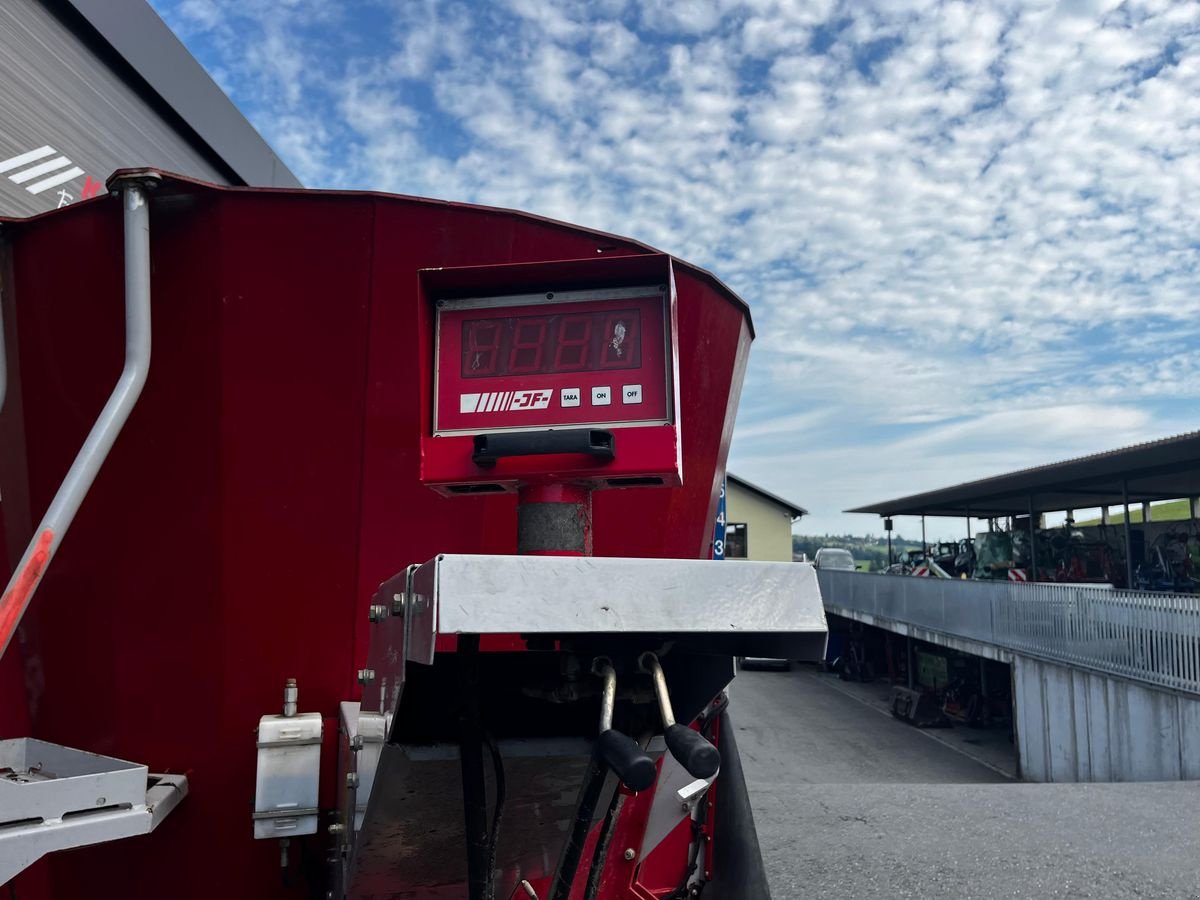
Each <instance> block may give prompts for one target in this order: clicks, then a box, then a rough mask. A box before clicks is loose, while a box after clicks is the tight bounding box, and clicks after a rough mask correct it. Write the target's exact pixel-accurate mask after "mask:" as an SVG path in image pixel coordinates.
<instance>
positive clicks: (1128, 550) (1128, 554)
mask: <svg viewBox="0 0 1200 900" xmlns="http://www.w3.org/2000/svg"><path fill="white" fill-rule="evenodd" d="M1121 500H1122V502H1123V503H1124V505H1125V587H1126V589H1129V590H1132V589H1133V541H1132V534H1131V532H1130V529H1129V482H1128V481H1122V482H1121Z"/></svg>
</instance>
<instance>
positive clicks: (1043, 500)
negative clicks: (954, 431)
mask: <svg viewBox="0 0 1200 900" xmlns="http://www.w3.org/2000/svg"><path fill="white" fill-rule="evenodd" d="M1126 490H1128V500H1129V502H1130V503H1146V502H1149V501H1152V500H1175V499H1178V498H1180V497H1196V496H1200V431H1191V432H1188V433H1186V434H1180V435H1176V436H1174V437H1168V438H1162V439H1161V440H1157V441H1149V442H1147V443H1145V444H1135V445H1133V446H1132V447H1123V448H1121V449H1119V450H1109V451H1106V452H1104V453H1096V454H1093V455H1091V456H1081V457H1079V458H1078V459H1069V460H1066V461H1064V462H1056V463H1050V464H1049V465H1045V466H1036V467H1034V468H1032V469H1020V470H1018V471H1016V472H1009V473H1007V474H1005V475H996V476H994V477H992V478H984V479H981V480H979V481H969V482H967V483H965V484H959V485H955V486H953V487H947V488H942V489H940V490H936V491H926V492H925V493H923V494H913V495H912V496H909V497H901V498H899V499H896V500H886V501H883V502H881V503H872V504H869V505H867V506H860V507H858V508H857V509H849V510H846V512H857V513H878V514H879V515H881V516H905V515H912V516H919V515H925V516H968V515H969V516H976V517H981V518H984V517H990V516H1010V515H1019V514H1023V513H1027V512H1029V510H1030V506H1031V505H1032V508H1033V511H1034V512H1035V513H1043V512H1053V511H1057V510H1064V509H1090V508H1092V507H1098V506H1115V505H1117V504H1120V503H1123V502H1124V501H1125V491H1126Z"/></svg>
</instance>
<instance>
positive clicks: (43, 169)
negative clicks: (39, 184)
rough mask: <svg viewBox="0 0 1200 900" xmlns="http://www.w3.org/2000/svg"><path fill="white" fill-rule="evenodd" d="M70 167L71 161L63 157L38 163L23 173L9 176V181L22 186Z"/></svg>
mask: <svg viewBox="0 0 1200 900" xmlns="http://www.w3.org/2000/svg"><path fill="white" fill-rule="evenodd" d="M69 165H71V161H70V160H69V159H67V158H66V157H65V156H60V157H59V158H58V159H52V160H50V162H44V163H40V164H38V165H36V166H32V167H30V168H28V169H26V170H25V171H23V172H18V173H17V174H16V175H9V176H8V179H9V181H15V182H16V183H17V184H24V183H25V182H27V181H32V180H33V179H35V178H37V177H38V176H39V175H45V174H46V173H47V172H53V171H55V170H56V169H61V168H62V167H63V166H69Z"/></svg>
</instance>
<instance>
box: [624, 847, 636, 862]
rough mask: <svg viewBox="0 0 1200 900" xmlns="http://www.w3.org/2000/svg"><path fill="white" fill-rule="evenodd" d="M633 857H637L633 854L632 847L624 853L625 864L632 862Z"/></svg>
mask: <svg viewBox="0 0 1200 900" xmlns="http://www.w3.org/2000/svg"><path fill="white" fill-rule="evenodd" d="M635 856H637V854H636V853H634V852H633V848H632V847H630V848H629V849H628V850H626V851H625V861H626V862H633V858H634V857H635Z"/></svg>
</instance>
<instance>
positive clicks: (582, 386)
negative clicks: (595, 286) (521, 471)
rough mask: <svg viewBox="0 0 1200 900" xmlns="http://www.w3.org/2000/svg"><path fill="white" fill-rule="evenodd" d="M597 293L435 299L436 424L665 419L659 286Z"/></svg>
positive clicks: (667, 377)
mask: <svg viewBox="0 0 1200 900" xmlns="http://www.w3.org/2000/svg"><path fill="white" fill-rule="evenodd" d="M548 293H550V292H548ZM589 293H592V292H589ZM595 293H600V292H599V291H597V292H594V294H593V296H592V297H588V298H587V299H579V300H566V299H564V300H558V299H557V298H554V299H551V298H549V297H547V298H546V299H545V300H541V299H540V297H539V300H538V301H536V302H529V301H526V302H524V303H520V302H515V303H513V304H512V305H505V304H504V303H502V302H500V301H501V300H503V298H496V299H494V300H493V299H488V300H486V301H483V302H480V301H478V300H468V301H462V305H458V302H457V301H455V300H446V301H443V302H441V303H440V305H439V306H438V307H437V365H436V368H435V373H436V379H437V381H436V385H435V387H434V397H435V401H434V418H433V430H434V433H435V434H438V435H450V434H461V433H468V432H469V433H475V434H478V433H480V432H484V431H505V430H511V429H515V428H516V429H525V428H529V429H532V428H564V427H582V426H585V425H602V424H606V423H620V424H622V425H625V426H630V425H633V424H635V423H636V424H646V425H650V424H665V423H668V422H670V421H671V418H672V415H673V403H672V400H673V397H672V394H673V387H672V383H671V376H672V368H671V356H670V352H671V351H670V349H669V344H668V341H669V331H668V327H669V326H668V323H669V321H670V320H669V319H668V318H667V316H668V315H669V307H668V306H667V305H666V303H667V301H666V298H665V297H664V294H663V292H662V291H659V290H657V289H655V288H649V289H647V290H646V293H645V294H641V293H640V289H639V293H638V294H634V295H633V296H630V292H629V291H628V289H626V290H625V291H624V292H623V293H624V296H620V297H610V298H606V297H604V296H603V295H601V296H595ZM541 296H542V297H545V294H542V295H541Z"/></svg>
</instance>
